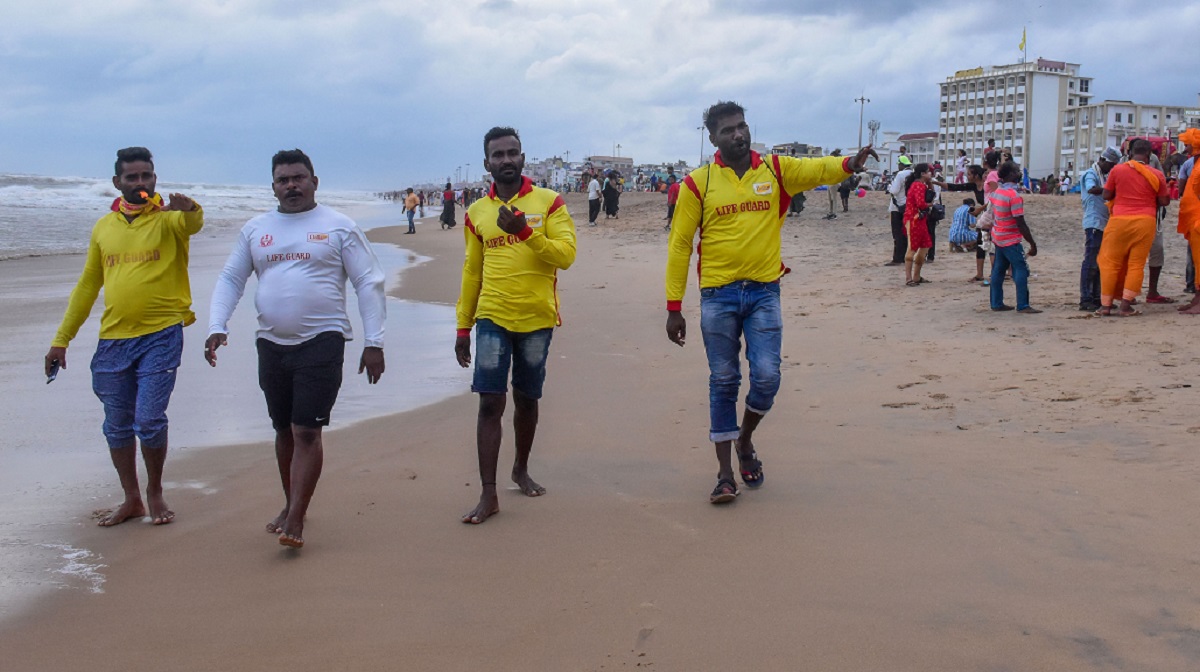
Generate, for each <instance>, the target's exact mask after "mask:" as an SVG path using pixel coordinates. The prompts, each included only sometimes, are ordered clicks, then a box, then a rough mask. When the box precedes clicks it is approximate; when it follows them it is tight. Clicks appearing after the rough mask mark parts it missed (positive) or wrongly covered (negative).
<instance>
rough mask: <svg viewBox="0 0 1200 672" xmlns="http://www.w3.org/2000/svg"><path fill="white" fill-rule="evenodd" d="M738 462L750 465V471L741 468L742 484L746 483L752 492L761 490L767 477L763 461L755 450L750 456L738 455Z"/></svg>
mask: <svg viewBox="0 0 1200 672" xmlns="http://www.w3.org/2000/svg"><path fill="white" fill-rule="evenodd" d="M738 462H739V463H741V464H749V465H750V469H746V468H745V467H739V468H740V470H741V472H742V483H745V484H746V487H747V488H750V489H751V490H753V489H756V488H761V487H762V484H763V481H765V480H766V478H767V477H766V476H764V475H763V469H762V460H760V459H758V453H757V452H756V451H753V450H752V451H750V454H749V455H742V454H741V453H738Z"/></svg>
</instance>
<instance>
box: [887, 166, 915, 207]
mask: <svg viewBox="0 0 1200 672" xmlns="http://www.w3.org/2000/svg"><path fill="white" fill-rule="evenodd" d="M909 175H912V168H905V169H904V170H902V171H900V172H898V173H896V175H895V177H893V178H892V181H891V183H889V184H888V193H889V194H891V196H892V198H891V199H890V200H889V201H888V212H904V204H905V202H907V201H908V193H907V192H906V191H905V190H904V181H905V180H907V179H908V176H909ZM897 204H899V205H900V207H899V208H897V207H896V205H897Z"/></svg>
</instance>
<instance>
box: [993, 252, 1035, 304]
mask: <svg viewBox="0 0 1200 672" xmlns="http://www.w3.org/2000/svg"><path fill="white" fill-rule="evenodd" d="M1010 266H1011V267H1012V278H1013V284H1014V285H1016V286H1017V310H1023V309H1025V308H1028V307H1029V264H1028V263H1026V262H1025V248H1024V247H1022V246H1021V244H1020V243H1014V244H1012V245H1009V246H1008V247H1000V246H999V245H997V246H996V263H994V264H992V280H991V285H992V310H996V309H998V308H1000V306H1002V305H1004V274H1005V273H1007V272H1008V268H1009V267H1010Z"/></svg>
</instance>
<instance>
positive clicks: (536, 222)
mask: <svg viewBox="0 0 1200 672" xmlns="http://www.w3.org/2000/svg"><path fill="white" fill-rule="evenodd" d="M525 223H526V224H528V225H529V228H532V229H537V228H540V227H541V226H542V216H541V215H530V214H526V215H525Z"/></svg>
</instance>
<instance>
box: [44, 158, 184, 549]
mask: <svg viewBox="0 0 1200 672" xmlns="http://www.w3.org/2000/svg"><path fill="white" fill-rule="evenodd" d="M157 181H158V177H157V176H156V175H155V174H154V159H153V157H152V156H151V155H150V151H149V150H148V149H146V148H145V147H129V148H126V149H122V150H119V151H118V152H117V162H116V176H115V177H113V186H114V187H116V188H117V190H118V191H120V192H121V197H120V198H118V199H117V200H116V201H114V202H113V205H112V212H110V213H108V214H107V215H105V216H103V217H101V218H100V220H99V221H98V222H96V226H95V227H93V228H92V238H91V242H90V243H89V244H88V253H87V261H85V262H84V265H83V273H82V274H81V275H80V276H79V282H78V284H76V285H75V289H74V291H72V292H71V299H70V303H69V304H68V305H67V312H66V314H65V315H63V320H62V324H61V325H60V326H59V328H58V333H57V334H55V336H54V340H53V341H52V342H51V345H50V351H49V352H48V353H46V375H47V376H51V377H52V376H53V375H54V372H56V371H57V369H58V367H60V366H61V367H62V368H63V369H66V368H67V345H68V344H69V343H70V342H71V339H73V338H75V334H77V333H78V332H79V327H80V326H82V325H83V323H84V321H85V320H86V319H87V316H88V313H90V312H91V310H92V304H93V303H95V301H96V296H97V295H98V294H99V293H100V289H101V288H103V289H104V314H103V316H101V318H100V342H99V344H97V346H96V354H95V356H94V357H92V389H93V390H94V391H95V393H96V396H97V397H99V398H100V401H101V402H102V403H103V404H104V436H105V438H106V439H107V440H108V447H109V452H110V454H111V456H112V462H113V466H115V467H116V468H117V475H118V476H119V477H120V479H121V488H122V489H123V490H124V491H125V500H124V501H123V502H122V503H121V505H120V506H119V507H117V508H116V509H114V510H113V511H112V512H111V513H109V514H108V515H106V516H104V517H103V518H101V519H100V521H99V524H100V525H101V526H102V527H108V526H111V525H117V524H120V523H123V522H125V521H126V520H129V519H130V518H141V517H142V516H145V515H146V513H147V511H146V509H147V506H149V514H150V518H151V519H152V521H153V523H154V524H155V525H164V524H166V523H169V522H171V521H172V520H173V519H174V518H175V513H174V512H173V511H171V509H170V508H169V507H168V506H167V503H166V501H165V500H164V499H163V493H162V471H163V463H164V462H166V459H167V403H168V402H169V401H170V399H171V392H172V391H173V390H174V389H175V371H176V369H177V368H178V367H179V359H180V355H181V353H182V350H183V328H184V327H185V326H187V325H189V324H191V323H192V322H195V321H196V316H195V314H193V313H192V309H191V308H192V290H191V285H190V284H189V283H188V243H189V240H190V238H191V236H193V235H195V234H196V233H197V232H198V231H199V230H200V228H201V227H202V226H204V212H203V211H202V210H201V209H200V205H199V204H198V203H196V202H195V201H193V200H192V199H190V198H188V197H187V196H184V195H183V194H171V200H170V203H168V204H167V205H165V206H164V205H163V202H162V197H161V196H159V195H158V194H157V193H155V191H154V187H155V184H156V182H157ZM135 436H136V437H137V439H140V440H141V443H142V459H143V460H145V462H146V478H147V483H146V502H145V503H143V502H142V497H141V494H140V492H139V488H138V476H137V449H136V441H135V438H134V437H135Z"/></svg>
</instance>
